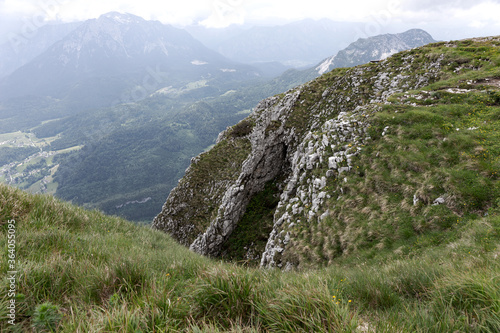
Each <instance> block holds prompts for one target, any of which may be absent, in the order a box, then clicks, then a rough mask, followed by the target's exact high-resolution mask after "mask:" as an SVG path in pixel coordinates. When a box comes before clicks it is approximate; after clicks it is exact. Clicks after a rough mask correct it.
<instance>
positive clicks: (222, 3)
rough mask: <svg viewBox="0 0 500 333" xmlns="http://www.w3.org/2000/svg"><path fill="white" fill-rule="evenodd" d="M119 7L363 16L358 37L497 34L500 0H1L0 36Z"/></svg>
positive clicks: (235, 19)
mask: <svg viewBox="0 0 500 333" xmlns="http://www.w3.org/2000/svg"><path fill="white" fill-rule="evenodd" d="M110 11H118V12H122V13H131V14H135V15H138V16H141V17H143V18H145V19H148V20H159V21H161V22H163V23H168V24H173V25H175V26H181V27H182V26H186V25H192V24H194V25H198V24H199V25H203V26H206V27H214V28H221V27H226V26H229V25H231V24H236V25H254V24H266V25H273V24H274V25H277V24H284V23H287V22H292V21H297V20H301V19H305V18H312V19H322V18H329V19H332V20H335V21H347V22H363V23H365V25H364V29H362V31H361V35H362V37H363V36H364V35H366V37H368V36H373V35H377V34H380V33H387V32H402V31H404V29H409V28H421V29H424V30H426V31H428V32H429V33H431V35H432V36H433V37H434V39H437V40H451V39H462V38H469V37H476V36H491V35H500V17H499V13H500V0H348V1H345V0H342V1H338V0H301V1H293V0H164V1H162V0H140V1H137V0H106V1H103V0H0V42H5V41H7V40H8V39H9V38H12V36H14V35H16V34H18V35H19V34H24V35H26V34H29V33H31V32H32V31H33V30H34V29H36V28H37V27H40V26H42V25H43V24H46V23H48V22H72V21H83V20H86V19H91V18H97V17H99V16H100V15H102V14H104V13H107V12H110Z"/></svg>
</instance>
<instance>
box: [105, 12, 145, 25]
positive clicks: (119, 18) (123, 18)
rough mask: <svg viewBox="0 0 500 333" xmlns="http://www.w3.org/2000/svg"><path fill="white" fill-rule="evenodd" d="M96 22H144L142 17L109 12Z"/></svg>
mask: <svg viewBox="0 0 500 333" xmlns="http://www.w3.org/2000/svg"><path fill="white" fill-rule="evenodd" d="M98 20H113V21H115V22H117V23H122V24H130V23H142V22H146V20H145V19H143V18H142V17H139V16H136V15H132V14H129V13H119V12H109V13H106V14H103V15H101V16H99V19H98Z"/></svg>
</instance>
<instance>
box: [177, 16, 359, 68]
mask: <svg viewBox="0 0 500 333" xmlns="http://www.w3.org/2000/svg"><path fill="white" fill-rule="evenodd" d="M358 27H361V23H353V22H335V21H332V20H328V19H322V20H318V21H315V20H312V19H306V20H302V21H298V22H293V23H289V24H285V25H281V26H267V27H266V26H256V27H252V28H250V29H241V28H240V29H238V28H234V27H233V28H227V29H205V28H202V27H199V26H197V27H188V28H187V30H188V31H189V32H190V33H191V34H192V35H193V36H194V37H195V38H197V39H199V40H200V41H201V42H203V43H204V44H205V45H207V46H208V47H210V48H212V49H214V50H216V51H217V52H219V53H220V54H222V55H224V56H226V57H228V58H229V59H232V60H235V61H240V62H245V63H261V62H272V61H277V62H280V63H282V64H283V65H286V66H289V67H306V66H312V65H313V64H315V63H317V62H318V61H320V60H321V59H322V58H326V57H328V56H330V55H332V54H335V53H336V52H337V51H339V50H341V49H343V48H344V47H346V46H347V45H348V44H349V43H351V42H352V41H353V40H354V38H355V36H356V33H357V32H356V31H357V30H356V28H358Z"/></svg>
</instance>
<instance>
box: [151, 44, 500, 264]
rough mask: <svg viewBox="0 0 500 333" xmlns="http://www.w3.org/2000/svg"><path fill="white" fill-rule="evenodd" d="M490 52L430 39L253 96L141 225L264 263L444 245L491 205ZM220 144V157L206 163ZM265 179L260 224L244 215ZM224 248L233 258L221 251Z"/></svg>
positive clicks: (209, 251) (495, 191)
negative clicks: (270, 192)
mask: <svg viewBox="0 0 500 333" xmlns="http://www.w3.org/2000/svg"><path fill="white" fill-rule="evenodd" d="M499 46H500V41H499V38H482V39H474V40H465V41H458V42H450V43H444V42H443V43H436V44H430V45H428V46H425V47H422V48H419V49H414V50H410V51H405V52H401V53H398V54H396V55H394V56H392V57H390V58H388V59H386V60H385V61H382V62H380V63H377V64H368V65H364V66H358V67H354V68H342V69H337V70H334V71H332V72H330V73H328V74H325V75H323V76H322V77H320V78H318V79H316V80H314V81H311V82H309V83H307V84H305V85H302V86H300V87H298V88H295V89H292V90H290V91H289V92H287V93H285V94H282V95H278V96H274V97H271V98H269V99H266V100H264V101H262V102H261V103H260V104H259V106H258V107H257V108H256V110H255V112H254V113H253V114H252V115H251V116H250V117H248V118H247V119H245V120H243V121H242V122H241V123H239V124H238V125H235V126H234V127H233V128H231V129H229V130H227V131H226V132H224V133H223V134H221V135H220V136H219V140H218V142H219V143H218V145H216V146H215V148H214V149H213V150H212V151H209V152H207V153H205V154H202V155H200V156H199V157H198V158H196V159H194V160H193V162H192V164H191V167H190V168H189V169H188V170H187V172H186V176H185V177H184V178H183V179H182V180H181V181H180V183H179V186H178V187H177V188H176V189H174V190H173V191H172V192H171V194H170V196H169V197H168V199H167V202H166V204H165V205H164V209H163V212H162V213H161V214H159V215H158V217H157V218H156V219H155V221H154V222H153V226H154V227H155V228H157V229H161V230H164V231H167V232H169V233H170V234H171V235H173V236H174V237H175V238H176V239H177V240H178V241H179V242H181V243H183V244H186V245H189V246H190V247H191V249H193V250H194V251H196V252H198V253H201V254H205V255H210V256H215V257H217V256H228V257H232V258H235V259H239V260H246V259H250V258H252V260H254V261H257V262H258V261H260V264H261V265H263V266H266V267H275V266H276V267H281V268H291V267H309V266H318V265H319V266H322V265H331V264H333V263H335V262H336V261H338V260H339V259H341V258H344V257H348V256H351V255H363V256H365V255H366V256H373V257H376V256H379V255H380V256H387V255H388V256H392V257H400V256H404V255H407V254H408V253H410V252H411V251H412V249H415V248H420V247H422V246H423V247H426V246H428V245H432V244H441V243H443V242H445V240H446V241H448V242H450V246H451V242H452V241H453V237H451V238H450V237H449V235H453V233H454V232H455V230H456V229H457V228H458V227H459V226H460V225H461V224H464V223H468V221H474V220H476V219H478V218H480V217H481V216H485V215H487V214H489V211H490V210H495V209H497V208H498V205H499V199H498V198H499V194H500V187H499V182H498V172H499V171H500V170H499V169H500V164H499V163H500V161H499V158H498V156H500V145H499V142H500V141H499V133H500V132H499V129H500V122H499V120H500V118H499V114H500V91H499V86H498V78H499V77H500V67H499V66H500V49H499ZM238 142H247V143H249V145H248V144H247V146H246V147H247V148H246V149H241V148H239V146H238V144H237V143H238ZM221 152H222V154H223V156H224V158H225V160H227V161H228V163H226V164H220V163H219V164H211V163H210V161H211V160H214V158H215V157H216V156H220V154H221ZM231 156H234V158H231ZM221 168H222V169H221ZM206 170H210V171H209V172H208V173H207V171H206ZM219 175H224V177H223V178H220V177H219ZM270 182H278V184H277V186H275V187H274V188H275V193H274V195H275V196H276V197H279V202H278V203H277V205H274V206H273V205H269V210H270V212H271V214H264V215H265V216H272V215H273V214H274V216H273V218H272V219H270V218H262V219H258V220H256V221H255V220H249V219H246V218H245V216H246V215H248V214H250V215H251V214H252V210H253V209H254V208H252V207H255V206H256V205H253V204H250V203H251V202H252V198H256V197H257V196H259V195H260V194H259V193H261V192H262V191H263V190H264V189H265V187H266V184H269V183H270ZM255 200H257V199H255ZM200 203H204V206H203V207H205V208H206V211H202V210H200V209H199V207H200ZM261 206H262V205H261ZM209 207H210V208H209ZM193 213H194V214H196V216H193ZM240 221H243V222H242V223H240ZM245 221H247V222H245ZM248 224H250V225H251V228H253V229H259V230H271V231H270V232H269V233H268V236H267V241H266V242H262V241H261V235H260V233H255V235H256V237H258V238H259V239H252V237H249V236H248V234H247V233H242V232H239V231H238V230H239V229H241V228H243V229H245V228H248ZM237 235H239V236H237ZM242 237H243V239H242ZM234 244H240V246H239V247H243V248H245V249H247V250H248V251H247V253H246V254H244V255H243V256H241V255H239V257H238V256H235V255H233V254H231V253H227V250H226V249H227V248H235V246H233V245H234ZM239 252H240V253H241V249H240V250H239Z"/></svg>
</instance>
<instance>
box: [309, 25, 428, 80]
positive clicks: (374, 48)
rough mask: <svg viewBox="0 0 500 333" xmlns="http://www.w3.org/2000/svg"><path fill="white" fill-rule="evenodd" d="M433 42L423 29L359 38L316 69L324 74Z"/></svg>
mask: <svg viewBox="0 0 500 333" xmlns="http://www.w3.org/2000/svg"><path fill="white" fill-rule="evenodd" d="M432 42H435V40H434V39H433V38H432V36H431V35H430V34H429V33H427V32H426V31H424V30H422V29H411V30H408V31H405V32H402V33H398V34H384V35H378V36H373V37H368V38H359V39H358V40H357V41H355V42H353V43H351V44H350V45H349V46H348V47H347V48H345V49H344V50H341V51H339V52H338V53H337V54H336V55H334V56H332V57H329V58H327V59H325V60H323V61H322V62H321V63H320V64H319V65H318V66H317V67H316V68H315V69H316V71H317V72H318V74H324V73H326V72H329V71H331V70H332V69H334V68H338V67H351V66H356V65H360V64H364V63H367V62H370V61H373V60H383V59H386V58H388V57H389V56H391V55H393V54H395V53H398V52H400V51H403V50H408V49H412V48H415V47H419V46H423V45H425V44H429V43H432Z"/></svg>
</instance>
